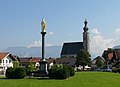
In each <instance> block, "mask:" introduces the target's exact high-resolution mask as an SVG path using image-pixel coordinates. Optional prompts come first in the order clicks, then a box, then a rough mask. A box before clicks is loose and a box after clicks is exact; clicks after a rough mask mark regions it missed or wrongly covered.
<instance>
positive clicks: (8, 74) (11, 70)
mask: <svg viewBox="0 0 120 87" xmlns="http://www.w3.org/2000/svg"><path fill="white" fill-rule="evenodd" d="M14 71H15V69H14V68H12V67H10V68H7V70H6V73H5V75H6V77H7V78H8V79H13V78H14Z"/></svg>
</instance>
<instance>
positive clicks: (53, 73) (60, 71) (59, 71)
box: [48, 65, 75, 79]
mask: <svg viewBox="0 0 120 87" xmlns="http://www.w3.org/2000/svg"><path fill="white" fill-rule="evenodd" d="M48 72H49V75H48V76H49V77H50V78H51V79H66V78H69V76H74V75H75V72H74V69H73V68H71V67H68V66H63V65H54V66H53V67H52V68H51V69H50V70H49V71H48Z"/></svg>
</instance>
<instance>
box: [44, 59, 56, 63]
mask: <svg viewBox="0 0 120 87" xmlns="http://www.w3.org/2000/svg"><path fill="white" fill-rule="evenodd" d="M46 61H47V62H48V63H53V62H54V61H55V59H54V58H49V59H46Z"/></svg>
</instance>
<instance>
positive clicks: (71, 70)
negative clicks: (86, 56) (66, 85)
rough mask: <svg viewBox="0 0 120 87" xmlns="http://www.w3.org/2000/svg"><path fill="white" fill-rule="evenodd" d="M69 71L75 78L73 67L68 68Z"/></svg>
mask: <svg viewBox="0 0 120 87" xmlns="http://www.w3.org/2000/svg"><path fill="white" fill-rule="evenodd" d="M68 68H69V71H70V76H74V75H75V70H74V68H73V67H68Z"/></svg>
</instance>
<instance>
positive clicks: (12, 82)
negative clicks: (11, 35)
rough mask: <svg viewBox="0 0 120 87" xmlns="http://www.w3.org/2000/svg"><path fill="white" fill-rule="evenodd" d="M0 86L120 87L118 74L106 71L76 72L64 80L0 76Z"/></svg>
mask: <svg viewBox="0 0 120 87" xmlns="http://www.w3.org/2000/svg"><path fill="white" fill-rule="evenodd" d="M0 87H120V74H116V73H108V72H77V73H76V75H75V76H74V77H70V78H68V79H66V80H50V79H40V78H32V79H28V78H25V79H6V78H4V77H0Z"/></svg>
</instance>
